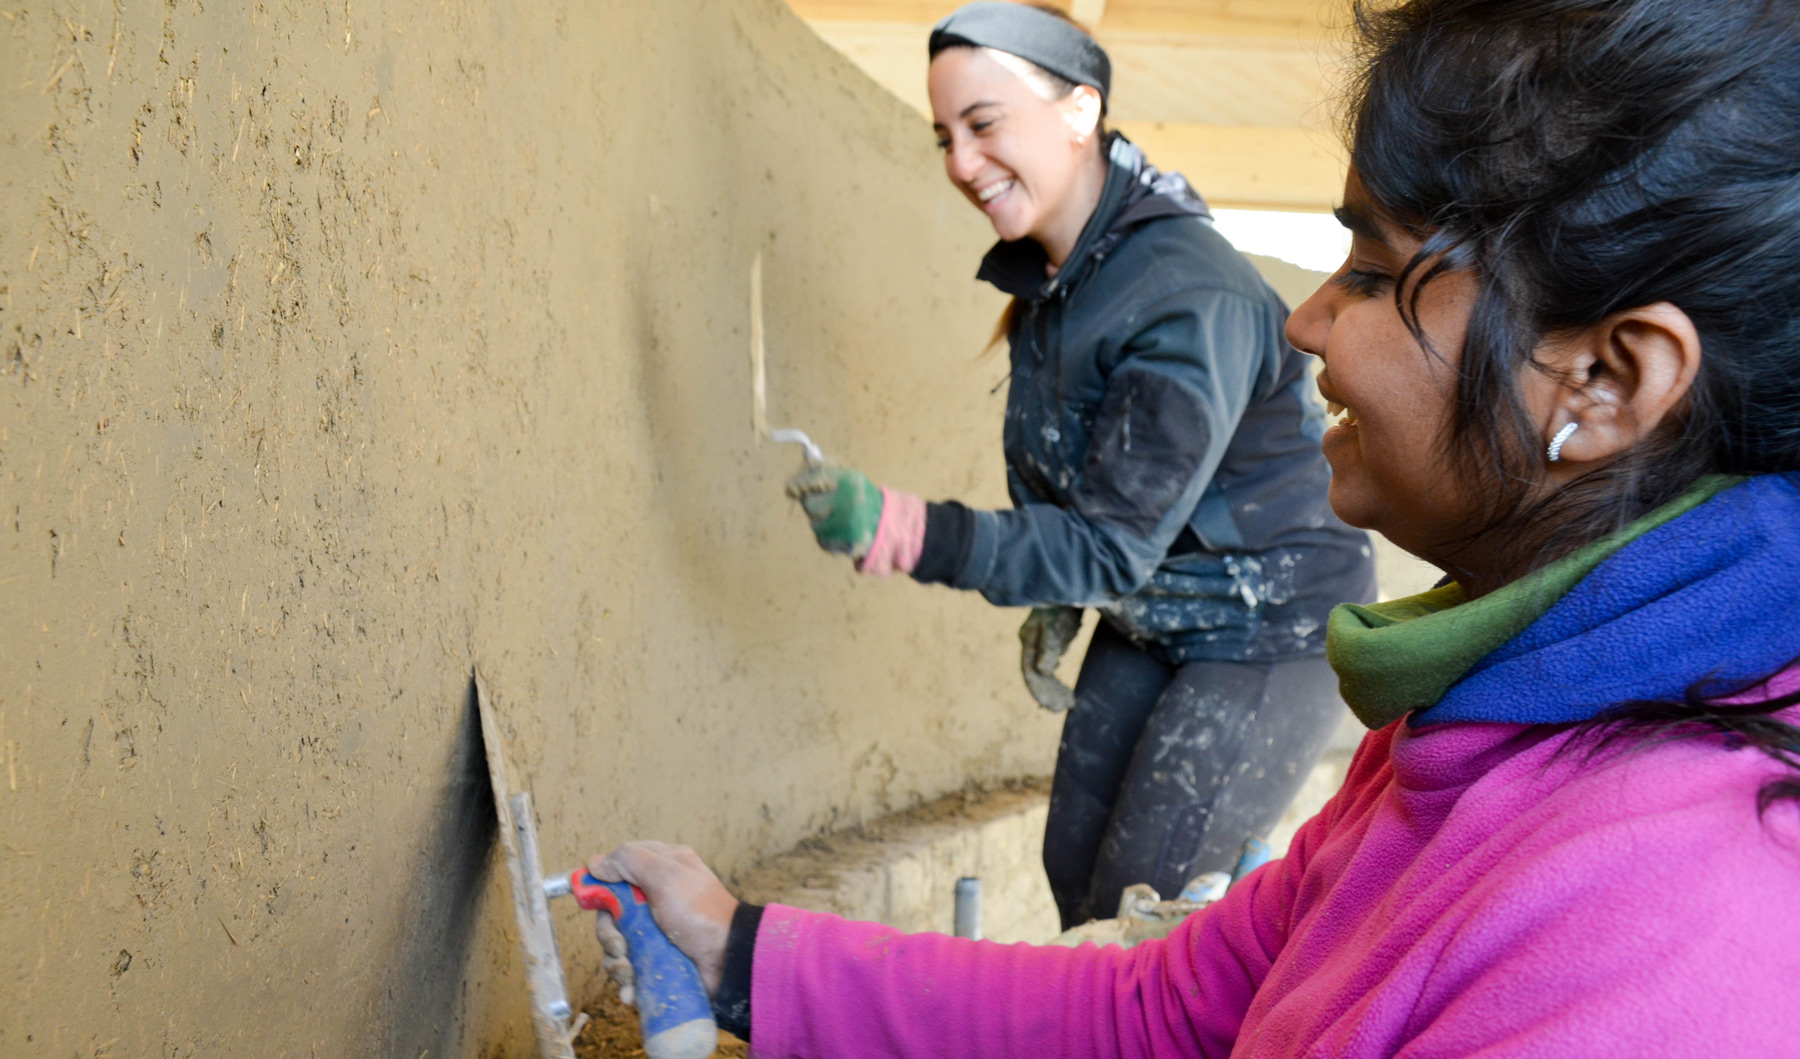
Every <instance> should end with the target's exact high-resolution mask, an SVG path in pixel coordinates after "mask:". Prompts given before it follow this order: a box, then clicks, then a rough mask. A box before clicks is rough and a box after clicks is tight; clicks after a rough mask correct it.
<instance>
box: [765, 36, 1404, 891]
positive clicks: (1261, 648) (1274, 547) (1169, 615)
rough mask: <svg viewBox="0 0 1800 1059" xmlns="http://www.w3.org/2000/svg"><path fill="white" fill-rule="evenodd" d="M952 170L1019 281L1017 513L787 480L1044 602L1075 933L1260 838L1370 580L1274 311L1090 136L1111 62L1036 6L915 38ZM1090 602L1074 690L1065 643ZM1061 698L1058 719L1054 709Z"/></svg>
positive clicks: (1113, 148) (1184, 209) (1013, 415)
mask: <svg viewBox="0 0 1800 1059" xmlns="http://www.w3.org/2000/svg"><path fill="white" fill-rule="evenodd" d="M930 49H931V55H932V62H931V75H930V76H931V81H930V88H931V101H932V110H933V114H934V125H935V128H936V130H937V134H938V137H939V144H940V146H941V147H942V148H943V150H944V152H945V169H946V171H947V173H948V175H949V177H950V180H951V182H952V183H953V184H955V185H956V186H957V187H958V188H959V189H960V190H962V192H963V193H964V194H965V195H966V196H968V198H969V201H970V202H971V203H972V204H974V205H975V206H976V207H977V208H978V209H980V210H982V212H984V213H986V214H987V216H988V218H989V219H990V221H991V222H992V223H993V225H994V229H995V231H996V232H997V233H998V234H999V236H1000V238H1001V242H1000V243H999V244H997V245H996V246H995V247H994V248H993V249H992V250H991V251H989V253H988V254H987V256H986V258H985V259H984V260H983V261H982V265H981V271H980V273H979V278H981V279H983V280H986V281H988V282H990V283H992V284H994V285H995V286H996V287H998V288H1000V289H1001V290H1002V291H1004V292H1006V293H1008V294H1010V295H1012V296H1013V302H1012V305H1011V308H1010V309H1009V310H1008V316H1007V325H1006V337H1007V341H1008V344H1009V346H1010V350H1011V358H1012V376H1011V388H1010V392H1009V394H1008V397H1007V405H1006V424H1005V431H1004V448H1005V455H1006V467H1007V482H1008V486H1009V489H1010V492H1011V495H1012V500H1013V503H1014V505H1015V506H1014V508H1013V510H1010V511H977V510H973V509H970V508H967V507H964V506H963V505H961V504H958V503H955V502H948V503H941V504H940V503H926V502H924V501H922V500H921V499H919V498H918V497H916V496H913V495H911V494H908V493H903V492H900V491H898V490H893V489H884V488H877V487H876V486H875V485H873V484H872V483H871V482H870V481H869V480H868V478H866V477H865V476H863V475H862V474H860V473H858V472H857V471H854V470H851V469H849V468H843V467H823V468H817V469H814V470H811V471H808V472H805V473H803V474H801V475H800V476H798V477H797V478H796V479H794V481H793V482H791V483H790V486H789V489H790V492H791V493H792V494H793V495H794V496H795V497H796V498H797V499H799V500H800V501H801V503H802V504H803V505H804V507H805V509H806V511H807V514H808V516H809V518H810V519H811V521H812V525H813V530H814V532H815V533H816V534H817V536H818V539H819V543H820V545H821V546H822V547H824V548H826V549H827V550H830V551H834V552H841V553H847V554H849V555H851V556H852V557H853V558H854V559H855V560H856V561H857V568H858V569H859V570H861V571H863V572H864V573H870V574H875V575H878V576H879V575H886V574H889V573H891V572H893V571H894V570H901V571H904V572H907V573H910V574H911V575H912V576H913V577H914V578H915V579H917V580H919V581H922V582H925V583H927V584H944V585H949V586H951V587H953V588H961V589H973V590H975V591H979V592H980V593H981V594H982V595H984V596H986V597H987V599H988V600H989V601H990V602H992V603H995V604H997V605H1001V606H1029V607H1032V608H1033V609H1032V611H1031V614H1030V616H1029V617H1028V618H1027V619H1026V621H1025V624H1024V627H1023V628H1022V629H1021V630H1020V638H1021V640H1022V641H1023V644H1024V656H1023V660H1022V664H1023V669H1024V673H1025V681H1026V684H1027V685H1028V686H1029V687H1030V689H1031V692H1032V694H1033V696H1034V697H1036V698H1037V700H1038V701H1039V702H1040V703H1042V704H1043V705H1044V706H1045V707H1046V708H1049V709H1052V710H1058V711H1060V710H1068V711H1069V715H1068V719H1067V721H1066V722H1065V724H1064V728H1063V738H1062V746H1061V749H1060V751H1059V753H1058V757H1057V764H1056V777H1055V781H1054V786H1053V789H1052V793H1051V802H1050V818H1049V823H1048V827H1047V830H1046V833H1045V837H1044V865H1045V868H1046V870H1047V872H1048V874H1049V876H1050V883H1051V889H1052V891H1053V892H1054V893H1055V895H1056V900H1057V904H1058V907H1059V909H1060V911H1061V914H1062V919H1063V923H1064V926H1065V927H1067V926H1072V925H1074V924H1077V923H1081V922H1085V921H1086V920H1087V919H1090V918H1093V917H1096V916H1100V917H1104V916H1110V915H1112V914H1113V913H1114V911H1115V909H1116V908H1117V906H1118V901H1119V896H1120V891H1121V890H1122V889H1123V888H1124V887H1126V886H1129V885H1131V884H1133V883H1139V882H1148V883H1150V884H1151V885H1152V886H1154V887H1156V888H1157V889H1158V890H1159V891H1161V892H1162V893H1164V894H1170V895H1172V894H1173V893H1174V892H1175V891H1177V890H1179V889H1180V888H1181V885H1182V884H1183V883H1184V882H1185V881H1186V880H1188V879H1189V878H1191V877H1192V876H1194V875H1196V874H1198V873H1200V872H1205V871H1229V870H1231V868H1232V867H1233V866H1234V865H1235V863H1236V862H1237V860H1238V857H1239V855H1240V852H1241V850H1242V848H1243V846H1244V843H1245V841H1246V840H1247V839H1250V838H1254V837H1259V836H1263V835H1266V834H1267V833H1268V831H1269V830H1270V829H1271V828H1272V827H1273V826H1274V824H1275V822H1276V821H1277V819H1278V818H1279V817H1280V815H1281V813H1282V811H1283V809H1284V808H1285V807H1286V805H1287V803H1288V802H1289V801H1291V800H1292V798H1293V796H1294V794H1295V793H1296V792H1297V790H1298V789H1299V786H1300V784H1301V782H1302V781H1303V780H1304V779H1305V777H1306V775H1307V773H1308V771H1309V770H1310V769H1311V767H1312V765H1313V763H1314V762H1315V761H1316V760H1317V758H1318V755H1319V754H1320V753H1321V752H1322V750H1323V749H1324V746H1325V743H1326V741H1327V740H1328V738H1329V736H1330V734H1331V731H1332V729H1333V727H1334V726H1335V725H1336V723H1337V721H1338V719H1339V717H1340V715H1341V711H1342V707H1341V705H1340V702H1339V699H1338V695H1337V687H1336V680H1335V678H1334V677H1333V675H1332V673H1331V670H1330V668H1329V667H1328V666H1327V665H1326V664H1325V660H1324V657H1323V654H1324V645H1325V639H1324V634H1325V617H1326V613H1327V612H1328V611H1329V610H1330V608H1331V607H1332V606H1333V605H1335V604H1338V603H1342V602H1346V601H1358V602H1361V601H1367V600H1369V599H1370V598H1372V595H1373V589H1374V574H1373V564H1372V559H1371V552H1370V547H1369V542H1368V539H1367V537H1366V536H1365V535H1364V534H1363V533H1361V532H1359V531H1355V530H1352V529H1350V528H1349V527H1347V526H1345V525H1344V524H1343V523H1342V522H1340V521H1339V520H1338V519H1337V518H1336V516H1334V515H1333V514H1332V512H1331V509H1330V507H1329V506H1328V505H1327V503H1326V491H1327V487H1328V483H1329V472H1328V470H1327V468H1326V465H1325V463H1324V461H1323V459H1322V457H1321V456H1320V452H1319V439H1320V436H1321V434H1322V433H1323V428H1324V423H1323V415H1322V413H1321V410H1320V409H1319V407H1318V406H1317V405H1316V404H1315V403H1314V402H1313V401H1312V399H1311V398H1310V396H1309V394H1308V389H1309V388H1310V385H1311V384H1310V380H1309V379H1308V377H1307V375H1306V372H1305V370H1304V368H1303V366H1302V363H1301V357H1300V355H1299V354H1298V353H1296V352H1295V351H1294V350H1293V348H1292V347H1290V346H1289V345H1288V344H1287V342H1286V341H1285V339H1284V338H1283V335H1282V329H1283V326H1284V325H1285V322H1286V319H1287V309H1286V307H1285V306H1283V305H1282V303H1281V300H1280V299H1279V298H1278V297H1277V296H1276V295H1275V293H1274V292H1273V291H1271V290H1270V289H1269V287H1268V286H1267V284H1265V283H1264V282H1263V281H1262V279H1261V278H1260V277H1259V276H1258V275H1257V273H1256V271H1255V270H1254V269H1253V268H1252V267H1251V266H1250V264H1249V263H1248V262H1247V261H1245V260H1244V258H1243V257H1242V255H1240V254H1238V253H1237V251H1236V250H1234V249H1233V248H1232V247H1231V245H1230V244H1229V243H1228V242H1227V241H1226V240H1225V239H1224V237H1223V236H1221V235H1220V234H1219V233H1218V232H1217V231H1216V230H1215V229H1214V228H1213V226H1212V223H1211V218H1210V215H1209V214H1208V212H1207V208H1206V205H1205V203H1204V202H1202V201H1201V200H1200V198H1199V197H1198V196H1197V195H1195V194H1194V192H1193V191H1192V190H1191V189H1190V188H1189V187H1188V184H1187V182H1186V181H1185V180H1183V179H1182V178H1181V177H1180V176H1179V175H1178V174H1174V173H1166V174H1165V173H1159V172H1158V171H1157V170H1156V169H1155V168H1153V167H1152V166H1150V165H1149V164H1148V163H1147V162H1146V161H1145V159H1144V156H1143V153H1142V152H1141V151H1139V150H1138V149H1137V147H1135V146H1134V145H1132V144H1131V143H1130V142H1129V141H1127V140H1125V139H1124V138H1123V137H1121V136H1118V135H1116V134H1108V133H1106V132H1105V131H1104V129H1103V127H1102V125H1101V117H1102V115H1103V112H1104V110H1105V104H1106V94H1107V90H1108V87H1109V82H1110V64H1109V63H1108V60H1107V58H1106V54H1105V52H1104V51H1102V50H1101V48H1100V47H1099V45H1098V44H1096V43H1095V42H1094V41H1093V40H1092V39H1091V38H1090V37H1088V36H1087V35H1086V34H1085V33H1083V32H1082V31H1081V30H1080V29H1079V28H1078V27H1076V26H1075V25H1074V24H1073V23H1071V22H1069V21H1067V20H1066V19H1064V18H1063V17H1062V16H1060V15H1058V14H1057V13H1055V12H1053V11H1049V10H1040V9H1036V8H1032V7H1028V6H1024V5H1019V4H1010V3H974V4H969V5H967V6H965V7H963V8H961V9H959V10H958V11H957V12H955V13H954V14H952V15H951V16H950V17H948V18H946V19H945V20H944V21H943V22H941V23H939V24H938V25H937V27H936V28H935V29H934V30H933V31H932V35H931V42H930ZM1085 607H1094V608H1096V609H1098V610H1099V611H1100V614H1101V622H1100V625H1099V627H1098V629H1097V630H1096V632H1095V634H1094V637H1093V642H1092V644H1091V646H1090V647H1089V648H1088V653H1087V657H1086V659H1085V660H1084V662H1083V665H1082V669H1081V675H1080V678H1079V680H1078V681H1077V682H1076V686H1075V689H1074V692H1073V693H1072V694H1071V693H1070V691H1069V690H1068V689H1067V688H1065V687H1063V686H1062V685H1061V684H1060V683H1058V682H1057V680H1056V678H1055V676H1054V673H1055V668H1056V664H1057V661H1058V659H1059V658H1060V657H1061V655H1062V653H1063V651H1064V650H1065V649H1066V648H1067V646H1068V643H1069V641H1070V640H1071V639H1072V638H1073V636H1074V634H1075V632H1076V630H1077V628H1078V627H1079V625H1080V617H1081V608H1085ZM1071 707H1072V708H1071Z"/></svg>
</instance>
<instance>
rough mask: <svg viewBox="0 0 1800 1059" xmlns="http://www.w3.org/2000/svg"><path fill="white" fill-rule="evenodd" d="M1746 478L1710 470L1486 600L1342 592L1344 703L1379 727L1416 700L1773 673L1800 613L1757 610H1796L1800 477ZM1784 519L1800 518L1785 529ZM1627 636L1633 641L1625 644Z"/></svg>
mask: <svg viewBox="0 0 1800 1059" xmlns="http://www.w3.org/2000/svg"><path fill="white" fill-rule="evenodd" d="M1790 478H1791V479H1792V480H1789V479H1790ZM1742 482H1744V479H1742V478H1738V477H1733V476H1729V475H1712V476H1709V477H1706V478H1703V479H1701V480H1700V481H1699V482H1697V483H1695V485H1694V487H1693V488H1691V489H1689V490H1688V491H1687V493H1685V494H1683V495H1682V496H1681V497H1679V498H1678V499H1676V500H1673V501H1671V502H1670V503H1668V504H1665V505H1664V506H1662V507H1660V508H1658V509H1656V510H1655V511H1652V512H1650V513H1649V514H1647V515H1645V516H1644V517H1642V518H1640V519H1638V520H1637V521H1636V522H1633V523H1631V524H1630V525H1629V526H1626V527H1625V528H1623V529H1621V530H1619V531H1618V532H1617V533H1614V534H1613V535H1611V536H1609V537H1606V538H1604V539H1602V540H1598V541H1595V542H1594V543H1592V544H1590V545H1588V546H1587V547H1585V548H1582V549H1580V550H1579V551H1576V552H1574V553H1573V554H1571V555H1568V556H1565V557H1564V558H1562V559H1559V560H1558V561H1556V562H1554V563H1552V564H1550V565H1549V566H1546V567H1544V568H1543V569H1541V570H1538V571H1536V572H1534V573H1532V574H1528V575H1527V576H1525V577H1522V578H1520V579H1519V580H1517V581H1514V582H1513V583H1512V584H1509V585H1506V586H1504V587H1502V588H1500V589H1498V590H1496V591H1494V592H1491V593H1489V594H1488V595H1485V596H1482V597H1481V598H1480V599H1476V600H1470V599H1469V598H1468V597H1467V596H1465V595H1464V594H1463V590H1462V586H1460V585H1457V584H1455V583H1451V584H1448V585H1444V586H1443V587H1441V588H1434V589H1432V590H1431V591H1429V592H1423V593H1420V594H1419V595H1416V596H1408V597H1406V598H1404V599H1395V600H1389V601H1388V602H1386V603H1375V604H1371V605H1368V606H1363V605H1358V604H1354V603H1345V604H1342V605H1340V606H1338V607H1337V608H1335V609H1333V610H1332V612H1331V618H1330V620H1329V622H1328V623H1327V626H1326V657H1327V658H1328V659H1329V660H1330V662H1331V667H1332V669H1334V670H1336V671H1337V675H1338V685H1339V688H1340V690H1341V691H1342V693H1343V696H1344V701H1345V702H1347V703H1348V704H1349V706H1350V709H1351V710H1352V712H1354V713H1355V714H1356V716H1357V719H1358V720H1360V721H1362V722H1363V723H1364V724H1365V725H1367V726H1368V727H1370V728H1371V729H1380V728H1384V727H1386V726H1387V725H1389V724H1391V723H1393V722H1394V721H1396V720H1398V719H1399V718H1401V717H1403V716H1405V715H1406V714H1407V713H1409V712H1412V711H1415V710H1416V711H1418V712H1417V713H1414V714H1413V719H1412V720H1413V723H1414V724H1438V723H1443V722H1447V721H1496V722H1508V723H1525V724H1533V723H1572V722H1575V721H1582V720H1588V719H1590V718H1592V717H1594V716H1597V715H1598V714H1600V713H1603V712H1604V711H1605V710H1607V709H1610V708H1612V707H1614V706H1616V705H1617V704H1618V703H1621V702H1629V701H1632V700H1641V699H1666V698H1674V699H1680V698H1681V697H1682V696H1683V695H1684V694H1685V693H1686V692H1687V690H1688V686H1689V685H1690V684H1691V683H1692V682H1694V681H1697V680H1701V679H1703V678H1714V679H1724V680H1725V681H1726V682H1727V683H1729V682H1730V680H1731V679H1733V678H1734V677H1735V678H1743V679H1746V680H1747V679H1750V678H1761V677H1764V676H1767V675H1768V674H1769V673H1771V672H1774V671H1775V670H1776V669H1778V668H1780V667H1781V666H1782V665H1784V664H1785V663H1787V662H1789V661H1791V660H1792V659H1793V658H1794V657H1795V655H1797V654H1800V624H1796V623H1793V622H1792V621H1791V619H1790V618H1784V619H1783V620H1786V621H1788V623H1789V624H1794V625H1795V627H1796V628H1795V634H1793V635H1782V634H1776V635H1772V636H1768V637H1764V638H1761V639H1759V638H1758V637H1756V636H1755V635H1754V634H1752V633H1751V631H1750V630H1751V629H1752V628H1753V627H1756V626H1759V625H1761V624H1766V622H1759V621H1758V620H1757V618H1756V614H1757V613H1759V612H1772V613H1775V614H1781V615H1791V614H1792V613H1794V607H1795V606H1796V605H1800V578H1795V577H1794V576H1793V573H1792V569H1793V565H1794V564H1795V563H1796V562H1800V505H1797V504H1796V496H1800V494H1797V493H1796V483H1800V476H1780V475H1770V476H1765V477H1764V478H1758V479H1753V480H1752V481H1751V482H1749V483H1746V484H1745V485H1744V486H1743V488H1738V489H1733V488H1731V487H1733V486H1736V485H1738V484H1739V483H1742ZM1721 494H1723V495H1721ZM1715 497H1716V498H1717V500H1716V501H1715ZM1788 521H1793V522H1794V523H1795V525H1794V526H1793V527H1786V528H1784V526H1785V523H1786V522H1788ZM1702 599H1704V600H1705V601H1706V602H1705V604H1704V605H1703V604H1702V603H1701V600H1702ZM1689 626H1693V627H1692V628H1689ZM1702 629H1704V630H1707V632H1708V633H1710V631H1711V630H1714V629H1726V630H1731V629H1736V630H1739V632H1740V633H1742V635H1739V634H1738V633H1730V632H1727V634H1726V636H1725V639H1726V640H1727V641H1728V642H1726V643H1720V642H1717V641H1718V637H1716V636H1714V635H1710V634H1702ZM1684 630H1686V631H1684ZM1622 635H1627V636H1630V637H1636V639H1629V638H1628V639H1626V640H1623V641H1619V642H1614V641H1615V640H1616V639H1617V638H1618V637H1619V636H1622ZM1765 655H1766V656H1767V657H1765ZM1651 656H1655V660H1654V661H1651ZM1740 656H1741V657H1740Z"/></svg>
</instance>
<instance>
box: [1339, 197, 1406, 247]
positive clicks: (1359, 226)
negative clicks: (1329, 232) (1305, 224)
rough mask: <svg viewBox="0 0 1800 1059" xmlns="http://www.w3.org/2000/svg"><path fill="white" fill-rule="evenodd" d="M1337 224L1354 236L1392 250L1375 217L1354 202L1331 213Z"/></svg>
mask: <svg viewBox="0 0 1800 1059" xmlns="http://www.w3.org/2000/svg"><path fill="white" fill-rule="evenodd" d="M1331 215H1332V216H1333V217H1336V218H1337V222H1338V223H1339V224H1341V225H1343V226H1344V227H1346V228H1348V229H1350V231H1351V232H1352V233H1354V234H1356V235H1360V236H1362V237H1363V238H1365V239H1369V240H1372V241H1374V242H1377V243H1380V244H1381V245H1382V246H1386V247H1388V248H1389V249H1392V246H1391V245H1390V244H1389V243H1388V241H1387V236H1385V235H1383V234H1382V232H1381V225H1380V224H1379V223H1377V222H1376V220H1375V215H1374V214H1372V213H1370V212H1369V211H1368V210H1366V209H1364V208H1363V207H1361V206H1359V205H1357V204H1356V203H1354V202H1346V203H1344V204H1343V205H1342V206H1339V207H1337V208H1336V209H1334V210H1332V211H1331Z"/></svg>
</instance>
